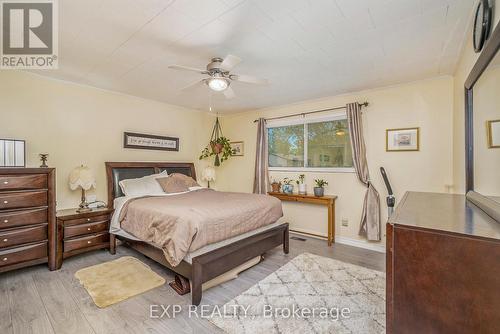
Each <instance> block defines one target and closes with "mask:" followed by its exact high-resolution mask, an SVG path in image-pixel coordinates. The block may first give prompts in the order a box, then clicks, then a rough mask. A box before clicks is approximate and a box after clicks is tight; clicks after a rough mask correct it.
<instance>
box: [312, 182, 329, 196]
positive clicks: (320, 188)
mask: <svg viewBox="0 0 500 334" xmlns="http://www.w3.org/2000/svg"><path fill="white" fill-rule="evenodd" d="M314 182H315V183H316V187H314V196H316V197H323V196H324V195H325V186H327V185H328V182H327V181H325V180H323V179H316V180H314Z"/></svg>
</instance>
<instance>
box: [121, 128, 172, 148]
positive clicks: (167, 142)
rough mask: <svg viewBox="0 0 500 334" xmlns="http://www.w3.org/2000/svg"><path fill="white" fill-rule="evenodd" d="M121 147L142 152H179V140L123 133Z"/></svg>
mask: <svg viewBox="0 0 500 334" xmlns="http://www.w3.org/2000/svg"><path fill="white" fill-rule="evenodd" d="M123 147H124V148H136V149H142V150H159V151H179V138H176V137H165V136H157V135H146V134H141V133H133V132H124V133H123Z"/></svg>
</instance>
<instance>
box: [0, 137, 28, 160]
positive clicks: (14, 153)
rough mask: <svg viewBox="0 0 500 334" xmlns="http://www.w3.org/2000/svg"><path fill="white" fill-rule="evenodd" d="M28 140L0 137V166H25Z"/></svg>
mask: <svg viewBox="0 0 500 334" xmlns="http://www.w3.org/2000/svg"><path fill="white" fill-rule="evenodd" d="M25 146H26V142H25V141H24V140H17V139H0V167H25V166H26V151H25Z"/></svg>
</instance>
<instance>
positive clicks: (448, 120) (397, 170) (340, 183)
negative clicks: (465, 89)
mask: <svg viewBox="0 0 500 334" xmlns="http://www.w3.org/2000/svg"><path fill="white" fill-rule="evenodd" d="M354 101H359V102H363V101H368V102H369V103H370V106H369V107H368V108H366V109H364V114H363V115H364V116H363V121H364V127H365V141H366V146H367V151H368V163H369V167H370V174H371V177H372V180H373V182H374V184H375V186H376V188H377V189H378V190H379V192H380V195H381V202H382V203H381V204H382V205H381V208H382V212H383V215H382V220H383V221H385V220H386V218H387V214H386V205H385V196H386V189H385V186H384V185H383V180H382V177H381V176H380V172H379V167H381V166H384V167H385V168H386V170H387V172H388V174H389V178H390V180H391V182H392V185H393V188H394V191H395V194H396V196H397V198H398V199H401V197H402V195H403V194H404V192H405V191H408V190H415V191H433V192H445V191H446V190H447V187H446V185H450V184H451V183H452V178H453V176H452V144H453V142H452V139H453V137H452V116H453V105H452V101H453V79H452V78H451V77H441V78H436V79H432V80H425V81H419V82H413V83H409V84H404V85H399V86H393V87H386V88H380V89H374V90H369V91H363V92H359V93H353V94H348V95H342V96H336V97H329V98H324V99H320V100H314V101H305V102H302V103H299V104H293V105H287V106H281V107H276V108H269V109H265V110H257V111H253V112H246V113H241V114H236V115H229V116H225V117H222V126H223V130H224V134H225V135H226V136H227V137H229V138H230V139H231V140H233V141H240V140H243V141H244V143H245V155H244V156H243V157H233V158H231V159H230V160H229V161H227V162H225V163H224V164H223V166H221V168H219V169H218V171H217V174H218V179H217V182H216V183H215V185H216V187H217V188H218V189H220V190H228V191H242V192H251V191H252V183H253V173H254V161H255V139H256V125H255V123H254V122H253V120H254V119H256V118H258V117H272V116H279V115H287V114H294V113H298V112H303V111H309V110H316V109H323V108H328V107H333V106H341V105H345V104H346V103H349V102H354ZM402 127H420V129H421V149H420V152H386V151H385V130H386V129H389V128H402ZM299 174H300V173H299V172H297V173H276V172H275V173H272V177H275V178H279V179H281V178H283V177H285V176H289V177H292V178H295V179H296V178H297V176H298V175H299ZM315 178H325V179H327V180H328V182H329V186H328V187H327V188H326V190H325V191H326V193H327V194H335V195H338V196H339V199H338V202H337V211H336V233H337V235H340V236H343V237H348V238H354V239H357V238H359V237H358V227H359V220H360V215H361V207H362V202H363V196H364V191H365V188H364V187H363V186H362V185H361V184H360V183H359V181H358V180H357V177H356V174H354V173H323V174H322V173H306V183H307V184H308V188H309V189H308V191H309V192H312V187H313V180H314V179H315ZM284 211H285V219H286V220H287V221H288V222H290V223H291V224H292V227H293V228H295V229H300V230H303V231H306V232H311V233H315V234H321V235H326V232H327V229H326V215H327V212H326V208H321V207H317V206H313V205H308V204H297V203H285V204H284ZM342 218H347V219H348V221H349V226H348V227H342V226H341V219H342ZM382 228H383V230H384V231H385V227H384V226H383V227H382Z"/></svg>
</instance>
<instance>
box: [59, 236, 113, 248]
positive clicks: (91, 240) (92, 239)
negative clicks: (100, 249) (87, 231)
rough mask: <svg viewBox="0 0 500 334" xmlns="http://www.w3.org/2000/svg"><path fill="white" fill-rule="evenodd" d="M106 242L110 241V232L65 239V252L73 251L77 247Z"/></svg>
mask: <svg viewBox="0 0 500 334" xmlns="http://www.w3.org/2000/svg"><path fill="white" fill-rule="evenodd" d="M106 242H109V233H101V234H97V235H91V236H88V237H82V238H75V239H69V240H65V241H64V252H71V251H74V250H77V249H82V248H87V247H92V246H95V245H99V244H103V243H106Z"/></svg>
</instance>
